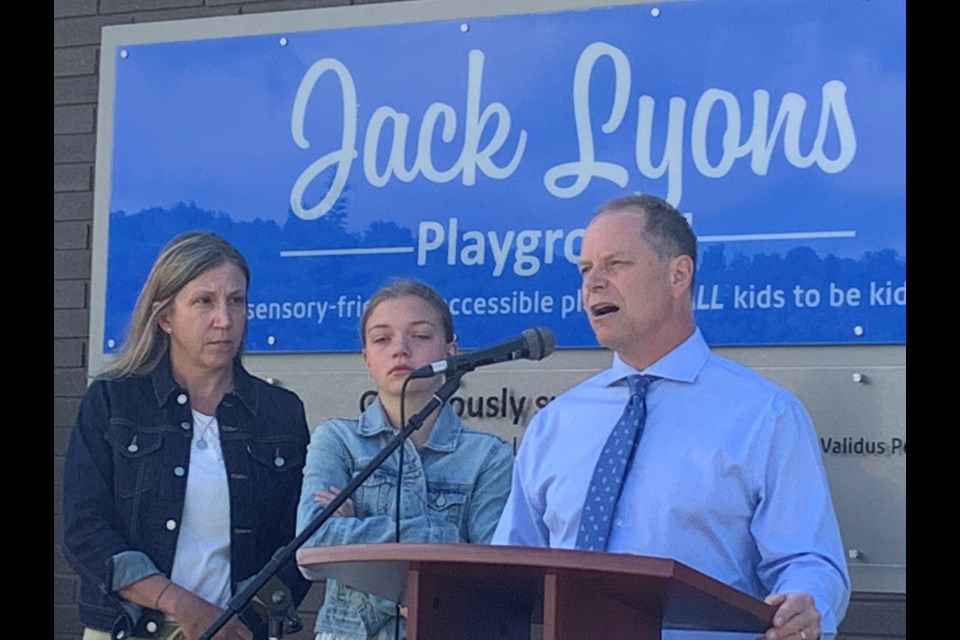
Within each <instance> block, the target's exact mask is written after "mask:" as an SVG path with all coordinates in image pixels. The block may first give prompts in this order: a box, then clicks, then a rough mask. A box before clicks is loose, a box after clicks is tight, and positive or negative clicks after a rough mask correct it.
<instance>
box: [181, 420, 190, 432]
mask: <svg viewBox="0 0 960 640" xmlns="http://www.w3.org/2000/svg"><path fill="white" fill-rule="evenodd" d="M190 426H191V425H190V423H189V422H187V421H186V420H184V421H183V422H181V423H180V428H181V429H183V430H184V431H189V430H190Z"/></svg>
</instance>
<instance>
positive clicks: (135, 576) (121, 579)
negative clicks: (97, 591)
mask: <svg viewBox="0 0 960 640" xmlns="http://www.w3.org/2000/svg"><path fill="white" fill-rule="evenodd" d="M111 560H112V561H113V574H112V577H111V581H110V588H111V589H112V590H113V591H120V589H123V588H125V587H129V586H130V585H132V584H133V583H134V582H139V581H140V580H143V579H144V578H148V577H150V576H152V575H155V574H158V573H160V570H159V569H157V565H155V564H153V560H151V559H150V558H149V557H148V556H147V554H145V553H143V552H142V551H121V552H120V553H117V554H114V556H113V557H112V558H111Z"/></svg>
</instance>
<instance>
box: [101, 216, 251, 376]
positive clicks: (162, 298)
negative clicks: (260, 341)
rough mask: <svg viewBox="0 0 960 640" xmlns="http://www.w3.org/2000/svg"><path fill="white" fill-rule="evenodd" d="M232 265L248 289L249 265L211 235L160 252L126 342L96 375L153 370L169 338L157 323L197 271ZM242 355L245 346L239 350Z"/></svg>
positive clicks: (186, 237)
mask: <svg viewBox="0 0 960 640" xmlns="http://www.w3.org/2000/svg"><path fill="white" fill-rule="evenodd" d="M225 262H232V263H233V264H235V265H237V267H239V268H240V271H242V272H243V275H244V277H245V278H246V281H247V287H249V286H250V267H249V265H247V261H246V259H245V258H244V257H243V255H242V254H241V253H240V252H239V251H238V250H237V248H236V247H234V246H233V245H232V244H230V243H229V242H227V241H226V240H224V239H223V238H221V237H220V236H218V235H217V234H215V233H212V232H210V231H187V232H186V233H182V234H180V235H178V236H177V237H176V238H174V239H173V240H171V241H170V242H168V243H167V245H166V246H165V247H164V248H163V249H161V251H160V254H159V255H158V256H157V259H156V261H155V262H154V263H153V267H151V269H150V274H149V275H148V276H147V281H146V283H145V284H144V285H143V289H141V290H140V295H139V296H138V297H137V303H136V305H135V306H134V308H133V315H132V317H131V318H130V324H129V326H128V328H127V335H126V339H125V340H124V344H123V347H122V348H121V349H120V353H119V354H118V356H117V358H116V360H114V362H113V363H111V364H110V365H108V366H107V368H106V369H105V370H104V371H103V372H102V373H101V374H100V377H102V378H123V377H126V376H133V375H144V374H146V373H149V372H150V371H152V370H153V369H154V368H155V367H156V366H157V364H158V363H159V362H160V360H161V358H163V357H164V355H165V354H166V352H167V348H168V347H169V346H170V337H169V336H168V335H167V334H166V333H165V332H164V331H163V330H161V329H160V325H159V323H158V320H159V318H160V316H161V315H162V314H164V313H166V312H167V311H168V310H169V309H170V306H171V304H172V303H173V299H174V298H175V297H176V295H177V293H179V292H180V289H182V288H183V287H184V285H186V284H187V283H188V282H190V281H191V280H193V279H194V278H196V277H197V276H199V275H200V274H201V273H203V272H205V271H207V270H208V269H212V268H214V267H219V266H220V265H221V264H223V263H225ZM242 351H243V342H241V344H240V351H239V352H238V353H237V357H238V358H239V357H240V354H241V353H242Z"/></svg>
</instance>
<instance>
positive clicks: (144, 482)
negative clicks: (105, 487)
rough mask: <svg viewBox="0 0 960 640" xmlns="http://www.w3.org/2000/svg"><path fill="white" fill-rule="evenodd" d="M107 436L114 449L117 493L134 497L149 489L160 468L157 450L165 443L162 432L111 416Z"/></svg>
mask: <svg viewBox="0 0 960 640" xmlns="http://www.w3.org/2000/svg"><path fill="white" fill-rule="evenodd" d="M106 439H107V442H109V443H110V446H111V448H112V450H113V487H114V494H115V495H116V496H117V497H119V498H132V497H134V496H137V495H139V494H141V493H144V492H145V491H147V490H148V488H149V487H150V486H152V484H153V479H154V478H155V477H156V476H155V474H156V473H157V472H158V471H159V470H158V469H157V464H158V458H159V457H160V456H158V455H157V453H158V452H159V451H160V448H161V446H162V445H163V438H162V437H161V434H160V432H159V431H158V430H156V429H148V428H144V427H142V426H140V425H137V424H135V423H133V422H130V421H128V420H124V419H121V418H112V419H111V420H110V423H109V426H108V427H107V431H106ZM148 480H149V482H148Z"/></svg>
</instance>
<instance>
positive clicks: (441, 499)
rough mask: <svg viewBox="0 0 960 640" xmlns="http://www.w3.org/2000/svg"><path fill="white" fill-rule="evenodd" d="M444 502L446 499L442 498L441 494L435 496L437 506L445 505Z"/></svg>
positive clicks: (445, 502)
mask: <svg viewBox="0 0 960 640" xmlns="http://www.w3.org/2000/svg"><path fill="white" fill-rule="evenodd" d="M445 504H447V501H446V500H445V499H444V497H443V496H440V497H438V498H437V506H438V507H442V506H443V505H445Z"/></svg>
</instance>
